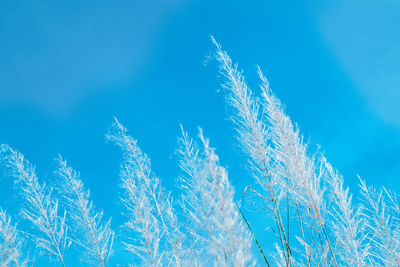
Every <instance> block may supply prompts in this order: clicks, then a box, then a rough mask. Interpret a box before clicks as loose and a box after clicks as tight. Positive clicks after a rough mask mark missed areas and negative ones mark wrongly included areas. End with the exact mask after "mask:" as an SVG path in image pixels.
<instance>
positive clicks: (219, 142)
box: [0, 0, 400, 246]
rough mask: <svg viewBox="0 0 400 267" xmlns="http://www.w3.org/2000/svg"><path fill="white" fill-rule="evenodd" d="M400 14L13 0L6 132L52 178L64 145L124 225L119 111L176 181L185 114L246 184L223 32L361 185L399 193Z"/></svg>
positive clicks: (2, 111)
mask: <svg viewBox="0 0 400 267" xmlns="http://www.w3.org/2000/svg"><path fill="white" fill-rule="evenodd" d="M399 12H400V2H398V1H397V0H383V1H379V2H378V1H365V0H364V1H363V0H355V1H345V0H338V1H334V2H332V1H269V0H263V1H211V0H202V1H190V0H169V1H168V0H164V1H162V0H157V1H155V0H153V1H113V2H110V1H65V2H61V1H8V0H7V1H2V2H1V3H0V37H1V42H0V73H1V74H0V142H2V143H7V144H9V145H11V146H12V147H14V148H16V149H18V150H20V151H21V152H23V153H24V154H25V156H26V157H27V158H28V159H29V160H30V161H31V162H32V163H34V164H36V165H37V172H38V174H39V175H40V178H42V179H43V180H44V181H46V182H47V183H49V184H52V183H54V182H55V181H54V178H53V177H54V174H53V170H54V162H53V159H54V158H55V156H56V155H57V153H61V155H63V156H64V157H65V158H66V159H67V160H69V162H70V164H71V165H72V166H73V167H74V168H76V169H77V170H79V171H80V172H81V174H82V178H83V180H84V181H85V183H86V185H87V187H88V188H89V189H90V190H91V193H92V197H93V200H94V202H95V204H96V206H97V207H99V208H101V209H104V211H105V213H106V214H107V215H110V216H113V218H114V222H115V224H114V225H115V226H116V225H118V224H119V223H120V222H121V221H122V217H121V215H120V214H119V213H118V211H119V210H120V207H119V204H118V194H119V189H118V181H119V179H118V172H119V170H118V167H119V162H120V156H119V153H118V151H117V149H115V148H114V147H112V145H110V144H106V143H105V140H104V133H105V131H106V130H107V128H108V127H109V126H110V124H111V122H112V118H113V116H117V117H118V118H119V120H120V121H121V122H122V123H123V124H124V125H125V126H126V127H127V128H128V130H129V133H130V134H132V135H133V136H134V137H135V138H136V139H138V140H139V144H140V146H141V147H142V148H143V150H144V151H145V152H146V153H147V154H148V155H149V156H150V157H151V158H152V163H153V168H154V171H155V172H156V173H157V174H158V175H159V176H160V177H161V179H162V180H163V183H164V184H165V186H166V187H167V188H168V189H169V190H172V191H173V193H177V191H176V189H175V188H174V186H175V185H176V183H175V180H176V178H177V176H178V173H179V172H178V169H177V167H176V165H177V164H176V163H177V161H176V157H175V156H174V149H175V146H176V136H177V135H178V133H179V123H182V124H183V125H184V126H185V128H186V129H187V130H189V132H191V133H192V134H195V133H196V128H197V126H198V125H200V126H201V127H202V128H203V129H204V131H205V133H206V135H207V136H209V137H210V138H211V144H212V145H213V146H215V147H216V148H217V152H218V154H219V155H220V158H221V160H222V163H223V164H224V166H226V167H227V168H228V170H229V173H230V177H231V180H232V183H233V184H234V185H235V188H236V191H237V193H238V194H237V195H238V196H240V194H241V192H242V190H243V188H244V186H245V185H248V184H251V183H252V180H251V178H250V177H249V176H248V175H247V173H246V172H245V169H244V158H243V157H242V156H241V154H240V151H239V149H238V148H237V146H235V145H234V132H233V127H232V124H231V123H230V122H229V120H228V114H227V112H226V108H225V105H224V100H223V95H222V94H221V93H218V89H219V88H220V83H221V82H222V80H221V77H219V75H218V72H217V68H216V66H215V62H208V63H207V64H205V62H207V60H205V59H206V58H207V57H208V56H209V55H210V54H211V53H212V49H213V47H212V45H211V42H210V39H209V35H210V34H212V35H214V37H215V38H216V39H217V40H218V41H219V42H221V44H222V46H223V47H224V48H225V49H226V50H227V51H228V52H229V54H230V55H231V57H232V58H233V59H234V60H235V61H238V62H239V64H240V66H241V68H243V69H244V71H245V73H246V76H247V78H248V82H249V84H250V85H251V86H252V87H253V88H255V90H257V84H258V80H257V77H256V71H255V66H256V65H257V64H258V65H260V67H261V69H262V70H263V72H264V74H265V75H266V76H267V77H268V78H269V81H270V83H271V87H272V89H273V91H274V92H275V94H276V95H277V96H278V97H279V98H280V99H281V100H282V102H283V103H284V104H285V105H286V110H287V112H288V114H289V115H290V116H291V118H292V120H293V121H294V122H296V123H298V125H299V127H300V128H301V130H302V133H303V134H304V135H305V137H306V138H310V140H311V143H312V144H319V145H321V147H322V150H323V151H325V154H326V156H327V157H328V159H329V160H330V161H331V162H332V163H333V165H334V166H335V167H336V168H338V169H339V170H340V171H341V173H342V174H343V175H344V176H345V181H346V183H347V185H348V186H350V187H351V188H352V189H353V190H356V189H357V177H356V175H357V174H359V175H360V176H361V177H362V178H363V179H365V180H367V182H368V183H369V184H371V185H375V186H382V185H385V186H387V187H389V188H392V189H394V190H397V191H398V192H399V191H400V181H399V174H400V105H399V103H400V50H399V47H400V32H399V31H400V30H399V25H400V16H398V14H399ZM0 177H1V176H0ZM0 186H1V187H0V206H1V207H3V208H9V209H11V210H13V209H16V208H17V207H18V205H19V204H18V200H17V197H16V196H15V195H14V191H13V190H12V187H11V186H10V184H8V181H7V179H1V180H0ZM255 220H256V218H255ZM254 224H256V225H257V231H258V232H259V233H263V228H262V227H264V226H262V224H261V223H259V222H258V221H257V222H254ZM265 242H267V239H265ZM266 246H267V245H266Z"/></svg>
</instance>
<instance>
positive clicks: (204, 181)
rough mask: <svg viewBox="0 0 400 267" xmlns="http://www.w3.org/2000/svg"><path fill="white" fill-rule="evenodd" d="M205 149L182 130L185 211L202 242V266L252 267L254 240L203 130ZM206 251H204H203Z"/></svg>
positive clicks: (180, 143) (198, 248)
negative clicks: (198, 145)
mask: <svg viewBox="0 0 400 267" xmlns="http://www.w3.org/2000/svg"><path fill="white" fill-rule="evenodd" d="M199 137H200V141H201V143H202V149H201V150H199V149H198V147H197V144H195V142H194V141H193V140H192V139H191V138H190V137H188V135H187V133H186V132H184V131H183V130H182V136H181V137H180V138H179V149H178V153H179V155H180V167H181V169H182V171H183V172H184V173H185V174H184V176H183V177H182V178H181V180H182V182H183V186H182V188H183V189H184V190H185V194H184V198H183V199H184V202H183V205H182V206H183V209H184V211H185V213H186V214H187V215H188V216H189V217H190V218H189V221H192V224H191V225H190V228H192V231H193V232H195V236H196V238H197V239H198V243H197V246H196V249H197V250H198V253H199V254H200V256H199V259H200V264H207V263H210V262H212V261H214V264H216V265H217V266H250V265H252V263H253V260H252V255H251V242H252V240H251V238H250V234H249V233H248V231H247V228H246V227H245V226H244V225H243V223H242V222H241V217H240V215H239V212H238V207H237V206H236V204H235V202H234V189H233V187H232V185H231V184H230V182H229V180H228V174H227V172H226V170H225V168H223V167H221V166H220V165H219V162H218V161H219V159H218V156H217V155H216V154H215V152H214V149H213V148H211V147H210V146H209V140H208V139H206V138H204V136H203V133H202V131H201V130H200V134H199ZM202 248H204V249H202Z"/></svg>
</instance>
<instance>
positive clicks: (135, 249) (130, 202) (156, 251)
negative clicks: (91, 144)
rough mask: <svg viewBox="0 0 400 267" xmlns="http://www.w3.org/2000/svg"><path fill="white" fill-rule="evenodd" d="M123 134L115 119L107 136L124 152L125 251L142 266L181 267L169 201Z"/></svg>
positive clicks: (178, 235) (177, 234)
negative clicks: (129, 234) (166, 266)
mask: <svg viewBox="0 0 400 267" xmlns="http://www.w3.org/2000/svg"><path fill="white" fill-rule="evenodd" d="M126 132H127V130H126V129H125V128H124V127H123V126H122V124H120V123H119V122H118V120H117V119H116V118H115V120H114V123H113V124H112V127H111V129H110V131H109V133H108V134H107V135H106V138H107V140H109V141H111V142H113V143H115V144H116V145H117V146H119V147H120V148H121V150H122V152H123V163H122V165H121V174H120V176H121V180H122V183H121V187H122V188H123V189H124V195H123V196H122V197H121V201H122V203H123V204H124V206H125V208H126V210H127V214H126V215H127V216H128V217H127V218H128V221H127V222H126V224H125V227H126V229H128V230H130V231H131V238H130V239H131V240H128V241H126V242H125V245H126V249H127V250H128V251H130V252H132V253H133V254H135V255H136V256H138V257H139V258H140V262H141V264H143V265H145V266H164V265H165V264H173V265H175V266H181V265H182V264H183V256H182V255H181V253H182V250H181V249H180V248H181V247H182V246H183V245H182V234H181V233H180V231H179V226H178V224H177V219H176V215H175V212H174V210H173V207H172V198H171V197H170V195H169V194H166V193H165V191H164V189H163V188H162V186H161V184H160V180H159V178H158V177H157V176H156V175H154V173H153V172H152V170H151V164H150V159H149V158H148V157H147V155H146V154H145V153H143V152H142V150H141V149H140V148H139V147H138V145H137V141H136V140H134V139H133V138H132V137H130V136H129V135H127V133H126Z"/></svg>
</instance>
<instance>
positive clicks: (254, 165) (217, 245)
mask: <svg viewBox="0 0 400 267" xmlns="http://www.w3.org/2000/svg"><path fill="white" fill-rule="evenodd" d="M211 40H212V43H213V45H214V47H215V54H214V58H215V60H216V62H217V64H218V66H219V71H220V73H221V74H222V77H223V79H224V80H223V81H222V88H223V90H222V92H223V94H224V96H225V98H226V105H227V106H228V107H229V112H230V116H229V117H230V119H231V121H232V122H233V125H234V127H235V129H236V140H237V146H238V147H240V148H241V151H242V153H243V157H244V158H245V160H246V163H247V170H248V173H249V174H250V177H253V181H248V187H247V190H246V191H245V192H244V198H243V199H244V202H247V203H240V202H238V200H235V198H234V194H235V190H234V187H233V186H232V183H231V181H230V180H229V175H228V172H227V170H226V168H224V167H223V166H222V165H221V163H220V161H219V156H218V155H217V154H216V152H215V151H216V150H215V149H214V148H213V147H212V146H211V145H210V140H209V139H207V138H206V137H205V136H204V135H203V131H202V130H201V129H199V133H198V138H197V139H193V138H191V137H190V136H189V134H188V133H187V132H185V131H184V130H183V127H182V126H181V135H180V136H179V137H178V146H177V150H176V155H177V156H178V165H179V167H180V170H181V172H180V174H179V177H180V178H179V179H178V182H177V187H179V188H180V189H181V194H180V195H176V196H172V194H171V192H168V191H167V190H166V189H165V187H164V186H163V183H162V179H161V178H160V177H158V176H157V175H156V174H155V173H154V172H153V170H152V166H151V161H150V158H149V157H148V156H147V154H146V153H145V152H144V151H142V149H141V148H140V146H139V142H138V141H137V140H135V139H134V138H133V137H131V136H130V135H129V134H128V131H127V129H126V128H125V127H124V126H123V125H122V124H121V123H120V122H119V121H118V120H117V119H116V118H115V119H114V122H113V123H112V125H111V127H110V128H109V130H108V131H107V134H106V140H107V141H108V142H109V143H112V144H114V145H116V146H117V147H118V148H119V149H120V151H121V154H122V162H121V166H120V182H119V185H120V192H121V194H120V196H121V197H120V200H119V201H120V203H121V204H122V205H121V206H122V210H121V214H122V215H123V217H124V220H125V221H124V223H123V224H122V225H113V223H112V220H111V218H110V217H109V216H108V215H106V214H104V213H103V212H102V211H101V210H98V209H96V207H95V205H94V204H93V203H92V201H91V200H90V193H89V190H88V189H87V188H85V186H84V182H83V180H82V178H81V177H80V174H79V172H77V171H75V170H74V169H73V168H72V167H70V166H69V165H68V164H67V162H66V161H65V160H64V159H63V158H62V157H61V156H58V157H57V158H56V172H55V173H56V178H57V183H56V184H57V185H56V190H53V188H52V187H49V186H48V185H46V184H45V183H43V182H41V181H40V179H39V178H38V177H37V176H36V173H35V167H34V166H33V165H32V164H30V163H29V162H28V161H27V160H26V159H25V158H24V156H23V154H21V153H20V152H18V151H16V150H14V149H13V148H11V147H9V146H8V145H5V144H3V145H1V146H0V160H1V163H2V166H3V170H4V173H6V174H9V175H10V176H12V177H13V180H14V182H15V185H16V186H15V188H16V191H17V193H18V194H19V196H21V197H22V199H23V207H22V208H21V212H20V213H19V214H12V216H13V217H17V218H19V217H21V218H22V219H24V221H23V222H24V223H23V224H22V225H23V227H22V229H20V228H19V226H18V225H16V224H15V223H13V222H14V220H12V219H11V217H10V214H8V213H6V212H5V211H4V210H0V266H24V265H26V264H27V263H28V262H29V264H30V265H35V259H37V258H38V257H45V258H46V257H47V258H48V259H49V260H50V261H49V262H52V263H53V264H54V265H55V266H67V265H68V264H67V262H66V261H65V253H66V252H67V250H68V249H69V247H70V246H71V247H74V248H75V249H79V253H76V255H77V256H78V260H80V261H81V262H85V263H86V264H89V265H91V266H110V265H113V263H112V261H113V257H114V251H115V250H116V248H117V247H119V246H122V247H123V248H124V249H125V250H126V251H127V252H128V255H129V256H128V257H127V259H126V260H125V262H117V260H118V259H116V258H115V265H118V266H119V265H135V266H136V265H137V266H252V265H257V266H262V265H266V266H271V265H274V266H291V267H292V266H308V267H310V266H359V267H361V266H400V242H399V240H400V225H399V220H400V208H399V207H400V206H399V204H398V202H397V197H396V194H395V193H393V192H391V191H389V190H387V189H386V188H382V189H379V190H377V189H374V188H370V187H368V186H367V185H366V182H365V181H363V180H361V179H360V183H359V184H360V192H361V198H360V199H354V198H353V195H352V193H351V192H350V190H349V188H348V187H347V186H346V183H345V179H344V178H343V177H342V175H341V174H340V172H339V171H338V170H336V169H335V168H334V167H333V166H332V165H331V164H330V163H329V162H328V160H327V159H326V158H325V156H324V154H323V153H322V152H321V150H320V149H312V148H311V146H310V145H309V143H307V142H305V141H304V138H303V136H302V134H301V132H300V130H299V128H298V127H297V125H296V124H295V123H293V122H292V120H291V119H290V117H289V116H288V115H287V114H286V112H285V109H284V107H283V105H282V104H281V102H280V101H279V99H278V98H277V97H276V96H275V95H274V94H273V92H272V90H271V88H270V85H269V82H268V80H267V79H266V77H265V76H264V75H263V73H262V71H261V69H260V68H258V70H257V72H258V76H259V79H260V84H259V88H258V89H257V90H252V89H251V88H250V87H249V86H248V85H247V83H246V79H245V76H244V74H243V72H242V71H240V69H239V67H238V65H237V64H236V63H234V61H233V60H232V59H231V58H230V57H229V55H228V54H227V53H226V52H225V51H224V50H223V49H222V47H221V45H220V44H218V42H217V41H216V40H215V39H214V38H211ZM219 154H220V155H221V154H222V157H223V153H219ZM54 191H56V192H58V194H55V192H54ZM249 194H251V195H252V201H251V202H250V201H249V200H248V198H247V197H246V195H249ZM58 196H60V197H58ZM242 204H245V205H242ZM252 205H261V206H262V207H263V208H264V210H266V211H267V212H261V211H260V210H256V211H254V209H246V208H244V207H243V206H252ZM251 212H256V213H257V214H255V215H256V216H260V217H261V216H262V217H265V218H267V219H269V220H267V221H268V223H267V224H266V225H265V228H266V229H269V230H268V231H271V232H272V233H273V235H274V237H275V239H274V244H260V243H259V242H258V238H257V237H258V236H260V235H262V234H263V233H259V232H253V231H252V224H253V223H254V222H252V221H251V220H247V219H246V216H247V215H248V214H249V213H251ZM26 225H30V227H28V228H27V227H26ZM115 233H116V234H115ZM254 245H257V246H258V250H257V249H252V247H253V246H254ZM266 248H269V249H268V250H267V249H266ZM255 253H261V254H262V255H256V254H255ZM257 259H261V260H260V262H256V260H257ZM36 266H37V265H36ZM68 266H72V265H68Z"/></svg>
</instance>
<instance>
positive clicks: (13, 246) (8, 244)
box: [0, 208, 27, 267]
mask: <svg viewBox="0 0 400 267" xmlns="http://www.w3.org/2000/svg"><path fill="white" fill-rule="evenodd" d="M23 249H24V248H23V247H22V240H21V236H20V234H19V233H18V230H17V226H16V225H15V224H12V223H11V217H10V216H9V215H8V214H7V213H6V211H5V210H3V209H1V208H0V267H7V266H10V267H13V266H15V267H22V266H26V264H27V261H26V260H23V255H26V251H25V252H24V251H23Z"/></svg>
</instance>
